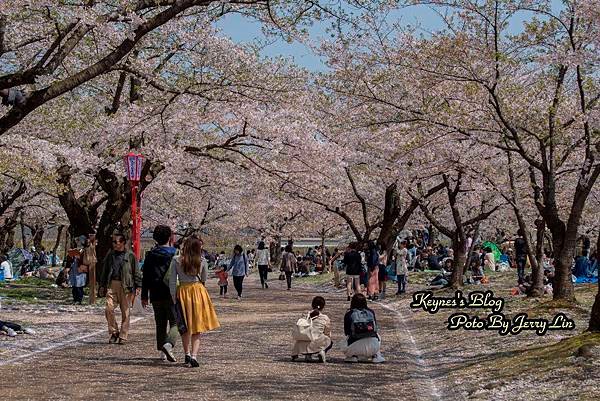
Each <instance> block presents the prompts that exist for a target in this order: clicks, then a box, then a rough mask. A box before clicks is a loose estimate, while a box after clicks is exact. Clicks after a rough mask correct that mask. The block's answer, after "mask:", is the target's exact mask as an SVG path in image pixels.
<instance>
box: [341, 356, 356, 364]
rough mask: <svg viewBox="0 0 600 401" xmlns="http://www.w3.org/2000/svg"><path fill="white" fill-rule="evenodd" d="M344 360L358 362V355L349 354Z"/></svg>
mask: <svg viewBox="0 0 600 401" xmlns="http://www.w3.org/2000/svg"><path fill="white" fill-rule="evenodd" d="M344 361H345V362H349V363H357V362H358V357H357V356H349V357H348V358H346V359H345V360H344Z"/></svg>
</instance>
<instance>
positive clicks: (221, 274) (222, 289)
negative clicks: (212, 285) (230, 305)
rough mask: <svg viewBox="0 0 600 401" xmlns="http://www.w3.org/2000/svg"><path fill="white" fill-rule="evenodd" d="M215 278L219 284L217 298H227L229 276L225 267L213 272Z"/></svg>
mask: <svg viewBox="0 0 600 401" xmlns="http://www.w3.org/2000/svg"><path fill="white" fill-rule="evenodd" d="M215 277H216V278H217V280H218V284H219V296H220V297H221V298H227V287H228V286H229V281H228V280H227V279H228V278H229V275H228V274H227V272H226V271H225V267H223V266H219V267H217V270H215Z"/></svg>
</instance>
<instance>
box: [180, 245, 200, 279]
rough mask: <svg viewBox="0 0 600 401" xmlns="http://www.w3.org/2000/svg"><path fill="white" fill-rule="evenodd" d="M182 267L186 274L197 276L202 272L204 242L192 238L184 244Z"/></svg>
mask: <svg viewBox="0 0 600 401" xmlns="http://www.w3.org/2000/svg"><path fill="white" fill-rule="evenodd" d="M181 267H182V268H183V271H184V272H185V274H187V275H189V276H195V275H197V274H200V271H201V270H202V240H201V239H200V238H197V237H190V238H188V239H186V240H185V242H184V243H183V253H182V256H181Z"/></svg>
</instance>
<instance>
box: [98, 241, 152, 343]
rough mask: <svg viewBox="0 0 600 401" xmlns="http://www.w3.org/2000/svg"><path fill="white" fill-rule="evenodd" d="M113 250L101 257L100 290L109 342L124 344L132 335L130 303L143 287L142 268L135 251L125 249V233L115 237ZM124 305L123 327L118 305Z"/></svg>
mask: <svg viewBox="0 0 600 401" xmlns="http://www.w3.org/2000/svg"><path fill="white" fill-rule="evenodd" d="M112 248H113V249H112V250H111V251H110V252H109V253H108V254H107V255H106V257H105V258H104V260H103V261H102V268H101V271H100V276H99V280H98V286H99V289H98V292H99V293H100V294H106V309H105V316H106V321H107V322H108V334H110V339H109V343H110V344H117V343H118V344H125V343H126V342H127V338H128V335H129V320H130V312H131V306H132V304H133V300H134V298H135V296H137V295H139V294H140V292H141V289H142V272H141V271H140V268H139V266H138V263H137V260H136V259H135V256H134V255H133V252H131V251H130V250H126V249H125V236H124V235H123V234H121V233H118V234H114V235H113V237H112ZM117 305H118V306H119V309H121V329H119V326H118V324H117V321H116V319H115V309H116V307H117Z"/></svg>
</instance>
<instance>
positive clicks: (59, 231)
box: [52, 224, 65, 267]
mask: <svg viewBox="0 0 600 401" xmlns="http://www.w3.org/2000/svg"><path fill="white" fill-rule="evenodd" d="M64 230H65V226H64V225H63V224H61V225H59V226H58V231H57V233H56V241H54V246H53V247H52V253H53V254H54V255H55V256H56V251H57V250H58V247H59V246H60V240H61V238H62V234H63V231H64ZM54 266H56V257H55V258H54V260H53V261H52V267H54Z"/></svg>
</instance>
